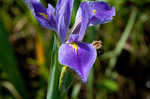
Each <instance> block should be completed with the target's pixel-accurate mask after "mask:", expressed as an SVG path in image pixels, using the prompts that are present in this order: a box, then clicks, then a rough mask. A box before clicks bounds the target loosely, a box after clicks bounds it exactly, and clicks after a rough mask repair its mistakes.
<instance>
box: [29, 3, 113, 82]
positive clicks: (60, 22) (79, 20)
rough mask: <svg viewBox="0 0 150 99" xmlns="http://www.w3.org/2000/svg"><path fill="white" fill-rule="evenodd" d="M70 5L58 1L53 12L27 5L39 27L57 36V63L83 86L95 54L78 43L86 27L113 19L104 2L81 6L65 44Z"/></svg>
mask: <svg viewBox="0 0 150 99" xmlns="http://www.w3.org/2000/svg"><path fill="white" fill-rule="evenodd" d="M73 2H74V0H58V3H57V6H56V10H55V9H54V8H53V7H52V5H50V4H48V8H47V9H46V8H45V7H44V6H43V5H42V4H41V2H40V0H28V1H27V3H28V5H29V7H30V8H31V10H32V12H33V14H34V16H35V18H36V19H37V21H38V22H39V23H40V24H41V25H42V26H43V27H45V28H48V29H52V30H55V31H56V32H57V33H58V35H59V38H60V41H61V46H60V48H59V55H58V60H59V62H60V63H61V64H63V65H65V66H68V67H70V68H72V69H73V70H75V71H76V72H77V73H78V75H80V77H81V78H82V80H83V82H86V81H87V78H88V73H89V71H90V69H91V67H92V65H93V64H94V62H95V60H96V57H97V52H96V49H95V48H94V47H93V45H92V44H88V43H84V42H82V39H83V37H84V35H85V32H86V30H87V28H88V27H89V26H93V25H97V24H103V23H107V22H109V21H110V20H112V18H113V16H115V9H114V8H113V7H110V6H109V5H108V4H107V3H105V2H100V1H95V2H94V1H89V2H82V3H81V4H80V7H79V9H78V11H77V15H76V20H75V24H74V27H73V30H72V33H71V34H70V35H69V39H67V40H66V33H67V31H68V28H69V24H70V17H71V12H72V7H73ZM55 13H56V14H55ZM93 35H94V34H93ZM65 41H66V42H65Z"/></svg>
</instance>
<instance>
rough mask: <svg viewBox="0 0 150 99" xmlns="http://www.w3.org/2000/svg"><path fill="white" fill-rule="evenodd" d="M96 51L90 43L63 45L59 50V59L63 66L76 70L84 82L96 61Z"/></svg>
mask: <svg viewBox="0 0 150 99" xmlns="http://www.w3.org/2000/svg"><path fill="white" fill-rule="evenodd" d="M96 56H97V53H96V49H95V48H94V47H93V45H92V44H88V43H72V44H62V45H61V47H60V48H59V55H58V59H59V62H60V63H61V64H63V65H66V66H68V67H70V68H72V69H73V70H75V71H76V72H77V73H78V74H79V75H80V77H81V78H82V80H83V81H84V82H86V81H87V78H88V73H89V71H90V69H91V67H92V65H93V64H94V62H95V60H96Z"/></svg>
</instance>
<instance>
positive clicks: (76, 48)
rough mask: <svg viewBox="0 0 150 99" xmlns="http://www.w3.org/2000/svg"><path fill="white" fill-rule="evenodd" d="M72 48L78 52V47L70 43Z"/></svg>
mask: <svg viewBox="0 0 150 99" xmlns="http://www.w3.org/2000/svg"><path fill="white" fill-rule="evenodd" d="M71 45H72V47H73V48H74V49H75V51H76V52H77V50H78V45H77V44H76V43H71Z"/></svg>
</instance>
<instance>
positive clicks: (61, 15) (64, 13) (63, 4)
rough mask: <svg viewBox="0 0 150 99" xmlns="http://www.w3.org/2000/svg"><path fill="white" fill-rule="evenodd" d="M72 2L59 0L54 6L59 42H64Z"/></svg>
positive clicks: (70, 0)
mask: <svg viewBox="0 0 150 99" xmlns="http://www.w3.org/2000/svg"><path fill="white" fill-rule="evenodd" d="M73 2H74V0H59V1H58V3H57V6H56V20H57V22H58V24H57V25H58V26H57V32H58V34H59V36H60V40H61V42H64V41H65V40H66V33H67V30H68V28H69V24H70V17H71V12H72V7H73Z"/></svg>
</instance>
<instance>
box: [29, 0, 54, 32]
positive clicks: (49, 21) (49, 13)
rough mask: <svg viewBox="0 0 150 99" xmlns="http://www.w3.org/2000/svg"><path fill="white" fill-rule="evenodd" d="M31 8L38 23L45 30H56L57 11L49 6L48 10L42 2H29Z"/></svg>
mask: <svg viewBox="0 0 150 99" xmlns="http://www.w3.org/2000/svg"><path fill="white" fill-rule="evenodd" d="M26 2H27V4H28V5H29V8H30V9H31V10H32V12H33V14H34V16H35V18H36V19H37V21H38V22H39V23H40V24H41V25H42V26H43V27H45V28H48V29H52V30H56V19H55V16H54V12H55V9H54V8H53V7H52V6H51V5H50V4H49V5H48V8H47V9H46V8H45V7H44V6H43V5H42V3H41V2H40V0H27V1H26Z"/></svg>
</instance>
